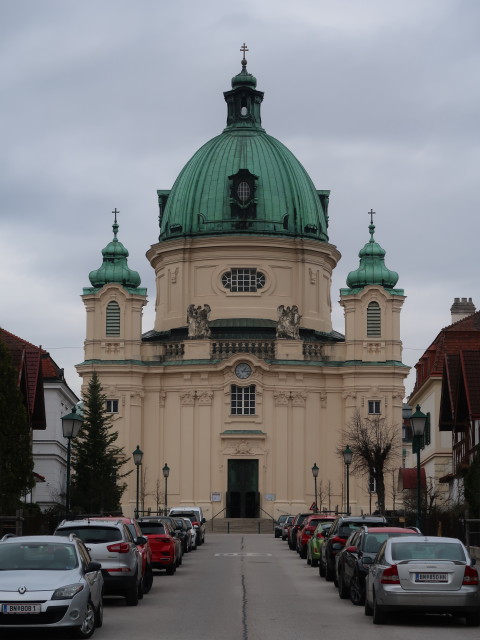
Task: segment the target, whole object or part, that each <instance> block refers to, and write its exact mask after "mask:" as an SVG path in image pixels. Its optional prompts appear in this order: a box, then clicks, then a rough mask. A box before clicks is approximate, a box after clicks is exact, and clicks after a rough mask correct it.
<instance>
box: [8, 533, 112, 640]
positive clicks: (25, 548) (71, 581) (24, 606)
mask: <svg viewBox="0 0 480 640" xmlns="http://www.w3.org/2000/svg"><path fill="white" fill-rule="evenodd" d="M0 594H1V601H2V605H1V609H0V629H21V628H28V629H30V630H31V629H32V627H40V628H42V627H47V628H49V629H50V628H52V629H57V628H58V629H62V628H63V629H70V630H71V632H72V634H73V635H74V637H76V638H90V637H91V636H92V635H93V633H94V631H95V628H96V627H101V626H102V623H103V576H102V571H101V565H100V563H99V562H95V561H93V560H92V558H91V556H90V554H89V553H88V550H87V549H86V547H85V545H84V544H83V542H82V541H81V540H79V539H78V538H77V537H76V536H69V537H68V538H59V537H57V536H19V537H15V536H11V537H8V538H3V539H2V540H1V541H0ZM3 633H5V632H3ZM30 635H31V636H32V635H33V634H32V633H31V632H30ZM33 637H34V635H33Z"/></svg>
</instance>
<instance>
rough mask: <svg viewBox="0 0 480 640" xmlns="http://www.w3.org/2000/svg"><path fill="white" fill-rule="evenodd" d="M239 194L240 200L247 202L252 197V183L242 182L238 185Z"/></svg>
mask: <svg viewBox="0 0 480 640" xmlns="http://www.w3.org/2000/svg"><path fill="white" fill-rule="evenodd" d="M237 196H238V199H239V200H240V202H246V201H247V200H248V199H249V198H250V185H249V184H248V182H240V184H239V185H238V187H237Z"/></svg>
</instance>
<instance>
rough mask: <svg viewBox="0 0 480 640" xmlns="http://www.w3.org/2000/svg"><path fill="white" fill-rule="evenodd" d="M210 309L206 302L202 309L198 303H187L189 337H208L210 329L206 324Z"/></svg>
mask: <svg viewBox="0 0 480 640" xmlns="http://www.w3.org/2000/svg"><path fill="white" fill-rule="evenodd" d="M210 311H211V309H210V305H208V304H205V305H203V309H202V307H201V306H200V305H198V307H196V306H195V305H194V304H189V305H188V307H187V325H188V337H189V338H196V339H197V340H203V339H205V338H210V335H211V331H210V327H209V326H208V317H209V315H210Z"/></svg>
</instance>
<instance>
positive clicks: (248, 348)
mask: <svg viewBox="0 0 480 640" xmlns="http://www.w3.org/2000/svg"><path fill="white" fill-rule="evenodd" d="M235 353H251V354H252V355H254V356H257V358H274V357H275V341H274V340H218V341H215V342H212V357H217V358H229V357H230V356H231V355H233V354H235Z"/></svg>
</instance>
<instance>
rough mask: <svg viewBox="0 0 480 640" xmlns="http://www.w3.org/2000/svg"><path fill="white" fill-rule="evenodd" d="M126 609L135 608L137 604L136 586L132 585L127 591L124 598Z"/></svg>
mask: <svg viewBox="0 0 480 640" xmlns="http://www.w3.org/2000/svg"><path fill="white" fill-rule="evenodd" d="M125 599H126V601H127V607H136V606H137V604H138V585H136V584H134V585H132V586H131V587H130V589H129V590H128V591H127V595H126V596H125Z"/></svg>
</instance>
